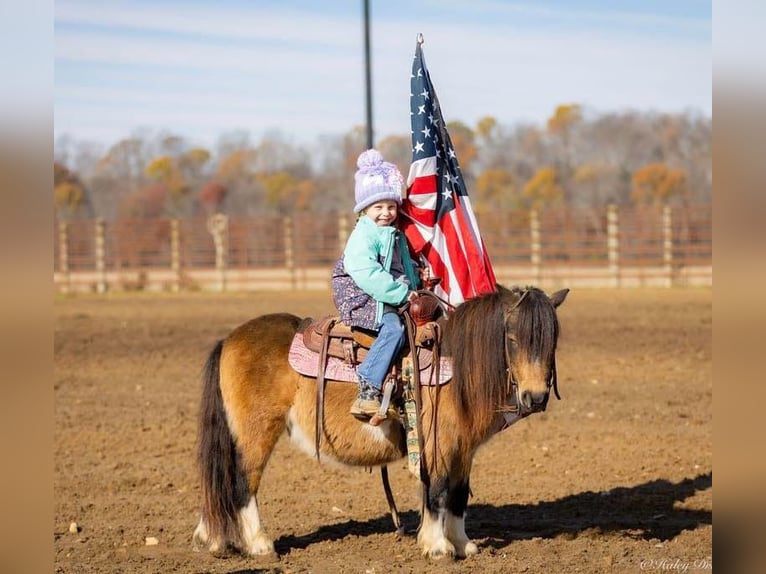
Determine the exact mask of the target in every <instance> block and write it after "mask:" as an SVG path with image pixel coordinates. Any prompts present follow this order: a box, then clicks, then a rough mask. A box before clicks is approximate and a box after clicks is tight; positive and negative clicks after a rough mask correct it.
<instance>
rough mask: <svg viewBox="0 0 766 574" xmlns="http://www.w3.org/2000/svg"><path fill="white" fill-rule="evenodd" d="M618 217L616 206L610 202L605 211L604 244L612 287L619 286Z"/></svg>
mask: <svg viewBox="0 0 766 574" xmlns="http://www.w3.org/2000/svg"><path fill="white" fill-rule="evenodd" d="M619 232H620V228H619V217H618V215H617V206H616V205H614V204H610V205H609V206H608V207H607V211H606V246H607V258H608V260H609V276H610V277H611V279H612V287H619V286H620V260H619V250H620V239H619Z"/></svg>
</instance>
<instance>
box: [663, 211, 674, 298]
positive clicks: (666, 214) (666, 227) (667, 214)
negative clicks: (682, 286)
mask: <svg viewBox="0 0 766 574" xmlns="http://www.w3.org/2000/svg"><path fill="white" fill-rule="evenodd" d="M662 262H663V268H664V271H665V287H672V286H673V215H672V213H671V209H670V206H669V205H666V206H665V207H663V209H662Z"/></svg>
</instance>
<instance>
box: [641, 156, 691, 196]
mask: <svg viewBox="0 0 766 574" xmlns="http://www.w3.org/2000/svg"><path fill="white" fill-rule="evenodd" d="M685 196H686V172H684V170H682V169H678V168H670V167H668V166H667V165H665V164H664V163H650V164H648V165H645V166H643V167H642V168H641V169H639V170H637V171H636V172H635V173H634V174H633V190H632V193H631V198H632V199H633V201H634V202H635V203H636V204H638V205H647V204H651V205H667V204H669V203H670V202H671V201H672V200H673V199H676V198H677V199H682V200H683V199H685Z"/></svg>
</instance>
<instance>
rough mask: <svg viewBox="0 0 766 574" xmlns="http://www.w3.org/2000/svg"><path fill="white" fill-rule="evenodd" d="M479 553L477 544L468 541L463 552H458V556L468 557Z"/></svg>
mask: <svg viewBox="0 0 766 574" xmlns="http://www.w3.org/2000/svg"><path fill="white" fill-rule="evenodd" d="M478 553H479V547H478V546H476V544H474V543H473V542H466V544H465V546H464V547H463V551H462V552H458V553H457V556H458V557H459V558H468V557H469V556H473V555H474V554H478Z"/></svg>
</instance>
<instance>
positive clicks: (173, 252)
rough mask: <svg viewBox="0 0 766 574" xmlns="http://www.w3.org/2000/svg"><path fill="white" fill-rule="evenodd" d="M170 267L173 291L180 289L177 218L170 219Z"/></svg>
mask: <svg viewBox="0 0 766 574" xmlns="http://www.w3.org/2000/svg"><path fill="white" fill-rule="evenodd" d="M170 269H171V271H172V272H173V283H172V284H171V286H170V289H171V290H172V291H173V293H178V292H179V291H180V290H181V238H180V232H179V224H178V220H177V219H171V220H170Z"/></svg>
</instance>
